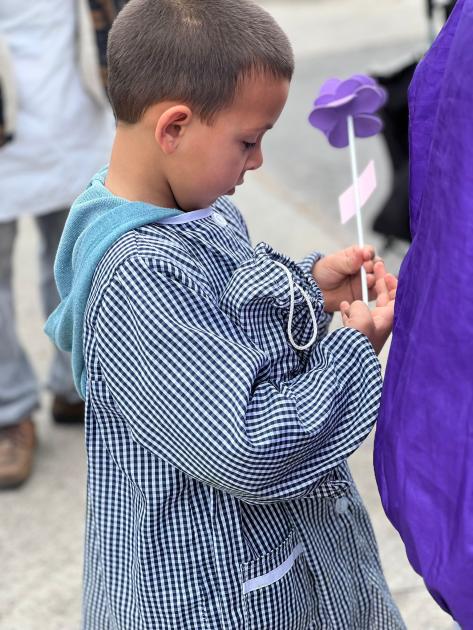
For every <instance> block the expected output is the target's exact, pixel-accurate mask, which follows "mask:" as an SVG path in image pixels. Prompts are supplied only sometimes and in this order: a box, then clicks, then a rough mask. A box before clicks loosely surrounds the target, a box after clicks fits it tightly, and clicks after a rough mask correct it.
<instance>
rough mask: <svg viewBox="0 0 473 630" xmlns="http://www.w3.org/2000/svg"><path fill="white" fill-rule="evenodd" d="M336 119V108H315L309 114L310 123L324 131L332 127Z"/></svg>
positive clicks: (337, 117)
mask: <svg viewBox="0 0 473 630" xmlns="http://www.w3.org/2000/svg"><path fill="white" fill-rule="evenodd" d="M338 119H339V113H338V112H337V109H336V108H334V109H331V108H329V107H320V108H316V109H314V111H313V112H312V113H311V114H310V116H309V122H310V124H311V125H312V126H313V127H316V128H317V129H320V130H321V131H324V132H325V131H329V130H330V129H332V127H333V126H334V125H336V124H337V121H338Z"/></svg>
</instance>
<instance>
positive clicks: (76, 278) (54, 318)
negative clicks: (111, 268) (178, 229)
mask: <svg viewBox="0 0 473 630" xmlns="http://www.w3.org/2000/svg"><path fill="white" fill-rule="evenodd" d="M106 175H107V167H106V168H104V169H102V170H101V171H100V172H99V173H97V175H95V177H94V178H93V179H92V181H91V182H90V184H89V186H88V188H87V189H86V190H85V191H84V192H83V193H82V194H81V195H80V196H79V197H78V198H77V199H76V201H75V202H74V204H73V205H72V208H71V211H70V213H69V217H68V219H67V222H66V225H65V228H64V232H63V235H62V237H61V241H60V243H59V248H58V252H57V256H56V262H55V264H54V275H55V278H56V284H57V288H58V291H59V296H60V299H61V302H60V304H59V306H58V307H57V308H56V310H55V311H54V312H53V313H52V314H51V315H50V317H49V319H48V321H47V322H46V325H45V331H46V334H47V335H48V336H49V337H50V338H51V339H52V340H53V342H54V343H55V344H56V345H57V346H58V347H59V348H60V349H61V350H65V351H66V352H71V353H72V372H73V376H74V382H75V385H76V388H77V391H78V392H79V394H80V395H81V396H82V398H85V391H86V374H85V366H84V354H83V347H82V344H83V327H84V313H85V308H86V305H87V300H88V297H89V293H90V288H91V285H92V278H93V275H94V272H95V269H96V268H97V265H98V263H99V262H100V260H101V258H102V257H103V255H104V254H105V252H106V251H107V250H108V249H109V248H110V247H111V246H112V245H113V243H115V241H117V240H118V239H119V238H120V237H121V236H122V235H123V234H125V233H126V232H128V231H129V230H133V229H135V228H138V227H141V226H143V225H147V224H149V223H156V222H158V221H159V220H160V219H163V218H166V217H171V216H175V215H178V214H182V213H183V212H182V210H177V209H170V208H160V207H158V206H153V205H152V204H147V203H141V202H131V201H128V200H127V199H123V198H121V197H116V196H115V195H113V194H112V193H111V192H110V191H109V190H108V189H107V188H106V187H105V185H104V182H105V177H106Z"/></svg>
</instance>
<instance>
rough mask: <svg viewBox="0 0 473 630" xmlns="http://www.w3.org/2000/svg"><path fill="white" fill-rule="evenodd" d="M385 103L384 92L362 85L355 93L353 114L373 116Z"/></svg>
mask: <svg viewBox="0 0 473 630" xmlns="http://www.w3.org/2000/svg"><path fill="white" fill-rule="evenodd" d="M384 103H385V92H384V90H381V89H380V88H377V87H374V86H372V85H364V86H362V87H360V88H358V90H357V91H356V99H355V103H354V105H353V112H354V113H355V114H358V113H359V114H373V113H374V112H376V111H378V109H380V108H381V107H382V106H383V105H384Z"/></svg>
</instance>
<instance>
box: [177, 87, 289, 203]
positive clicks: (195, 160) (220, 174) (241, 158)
mask: <svg viewBox="0 0 473 630" xmlns="http://www.w3.org/2000/svg"><path fill="white" fill-rule="evenodd" d="M288 92H289V82H288V81H286V80H281V79H272V78H267V77H265V76H257V77H254V78H251V79H247V80H245V81H244V82H243V84H242V87H241V89H240V90H239V92H238V95H237V97H236V99H235V101H234V102H233V104H232V106H231V107H229V108H228V109H225V110H223V111H221V112H219V113H218V114H217V115H216V117H215V120H214V121H213V124H212V125H207V124H205V123H203V122H202V121H201V120H200V119H199V118H198V117H195V118H193V120H192V122H191V124H190V125H189V127H188V129H187V130H186V133H185V134H184V136H183V137H182V139H181V143H180V147H179V150H178V151H177V154H178V155H176V157H178V159H177V160H176V162H175V164H174V169H173V173H172V174H171V177H172V179H175V185H174V182H173V181H171V178H170V182H169V183H170V184H171V187H172V190H173V194H174V196H175V199H176V201H177V203H178V204H179V206H180V207H181V208H182V209H183V210H195V209H198V208H206V207H208V206H209V205H211V204H212V203H213V202H214V201H215V200H216V199H217V198H218V197H220V196H221V195H231V194H233V193H234V192H235V186H238V185H239V184H242V183H243V179H244V176H245V173H246V171H250V170H255V169H257V168H259V167H260V166H261V164H262V163H263V154H262V148H261V142H262V139H263V136H264V134H265V133H266V131H267V130H268V129H271V127H272V126H273V125H274V124H275V122H276V121H277V119H278V118H279V115H280V114H281V112H282V110H283V108H284V105H285V103H286V100H287V96H288Z"/></svg>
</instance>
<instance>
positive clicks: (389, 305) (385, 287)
mask: <svg viewBox="0 0 473 630" xmlns="http://www.w3.org/2000/svg"><path fill="white" fill-rule="evenodd" d="M378 265H379V263H378V264H377V265H376V266H375V274H376V273H377V272H378V269H377V267H378ZM396 289H397V279H396V278H395V277H394V276H392V275H390V274H385V275H384V276H381V275H380V274H379V275H378V277H377V278H376V291H377V294H378V297H377V299H376V306H375V307H374V308H373V309H372V310H371V311H370V309H369V308H368V306H366V304H365V303H364V302H360V301H355V302H353V303H352V304H349V303H348V302H346V301H344V302H342V303H341V304H340V310H341V312H342V320H343V324H344V325H345V326H347V327H349V328H355V329H356V330H359V331H360V332H361V333H363V334H364V335H366V336H367V337H368V339H369V340H370V341H371V343H372V345H373V348H374V350H375V352H376V354H379V353H380V352H381V350H382V349H383V346H384V344H385V343H386V341H387V339H388V337H389V335H390V334H391V331H392V327H393V319H394V301H395V298H396Z"/></svg>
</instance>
